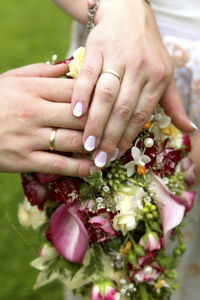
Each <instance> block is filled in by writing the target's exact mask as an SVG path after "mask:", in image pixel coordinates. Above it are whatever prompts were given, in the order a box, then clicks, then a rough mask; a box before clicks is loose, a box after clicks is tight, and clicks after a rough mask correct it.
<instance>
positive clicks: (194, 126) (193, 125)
mask: <svg viewBox="0 0 200 300" xmlns="http://www.w3.org/2000/svg"><path fill="white" fill-rule="evenodd" d="M190 124H191V125H192V127H193V128H194V129H195V130H198V129H199V128H198V127H197V125H195V124H194V123H193V122H192V121H190Z"/></svg>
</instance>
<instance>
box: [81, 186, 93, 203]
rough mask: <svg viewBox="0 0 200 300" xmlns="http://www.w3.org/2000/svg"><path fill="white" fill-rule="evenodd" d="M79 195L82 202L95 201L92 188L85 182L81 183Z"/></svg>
mask: <svg viewBox="0 0 200 300" xmlns="http://www.w3.org/2000/svg"><path fill="white" fill-rule="evenodd" d="M80 194H81V198H82V200H83V201H84V200H85V201H87V200H95V194H94V187H93V186H90V185H89V184H88V183H86V182H82V183H81V188H80Z"/></svg>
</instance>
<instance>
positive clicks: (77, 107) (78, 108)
mask: <svg viewBox="0 0 200 300" xmlns="http://www.w3.org/2000/svg"><path fill="white" fill-rule="evenodd" d="M82 113H83V104H82V102H80V101H79V102H77V103H76V105H75V106H74V109H73V115H74V116H75V117H81V116H82Z"/></svg>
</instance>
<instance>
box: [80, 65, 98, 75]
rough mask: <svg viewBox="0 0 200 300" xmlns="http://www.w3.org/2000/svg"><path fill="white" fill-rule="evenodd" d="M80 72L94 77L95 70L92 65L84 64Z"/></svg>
mask: <svg viewBox="0 0 200 300" xmlns="http://www.w3.org/2000/svg"><path fill="white" fill-rule="evenodd" d="M80 74H81V75H83V76H86V77H89V78H92V77H94V74H95V70H94V68H93V67H92V66H84V67H82V69H81V71H80Z"/></svg>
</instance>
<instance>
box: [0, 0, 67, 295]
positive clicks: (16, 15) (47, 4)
mask: <svg viewBox="0 0 200 300" xmlns="http://www.w3.org/2000/svg"><path fill="white" fill-rule="evenodd" d="M0 7H1V8H0V41H1V46H0V73H2V72H4V71H5V70H8V69H12V68H16V67H20V66H23V65H26V64H31V63H36V62H45V61H47V60H49V59H50V58H51V56H52V55H53V54H54V53H56V54H58V57H59V58H60V59H63V58H64V57H65V55H66V51H67V48H68V46H69V37H70V24H71V20H70V18H68V17H67V16H66V15H65V14H64V13H63V12H61V11H60V10H59V9H58V8H57V7H56V6H55V5H54V4H53V2H52V1H51V0H42V1H41V0H17V1H16V0H7V1H5V0H4V1H3V0H0ZM22 199H23V191H22V188H21V180H20V176H19V175H17V174H0V300H33V299H37V300H46V299H51V300H61V299H62V298H63V288H62V286H61V285H60V284H59V283H57V282H54V283H52V284H49V285H48V286H45V287H43V288H40V289H39V290H36V291H34V290H33V289H32V286H33V284H34V282H35V280H36V277H37V271H36V270H34V269H33V268H32V267H30V262H31V261H32V260H33V259H34V258H35V257H37V255H38V250H39V245H40V243H39V241H38V237H37V234H36V233H34V232H33V231H32V230H31V229H30V230H25V229H24V228H22V227H21V226H20V225H19V223H18V220H17V209H18V203H19V202H20V201H21V200H22Z"/></svg>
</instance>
